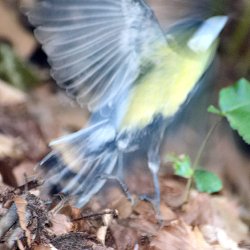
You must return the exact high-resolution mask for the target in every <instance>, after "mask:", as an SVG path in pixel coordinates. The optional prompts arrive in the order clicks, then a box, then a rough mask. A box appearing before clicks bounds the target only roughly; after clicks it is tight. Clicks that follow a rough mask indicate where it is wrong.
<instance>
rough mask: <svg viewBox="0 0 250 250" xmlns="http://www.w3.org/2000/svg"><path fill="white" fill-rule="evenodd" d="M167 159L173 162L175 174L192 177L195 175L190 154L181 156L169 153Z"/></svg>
mask: <svg viewBox="0 0 250 250" xmlns="http://www.w3.org/2000/svg"><path fill="white" fill-rule="evenodd" d="M167 159H168V160H170V161H171V162H172V163H173V168H174V173H175V175H178V176H181V177H184V178H190V177H192V176H193V172H194V171H193V169H192V164H191V161H190V158H189V156H187V155H180V156H174V155H169V156H168V157H167Z"/></svg>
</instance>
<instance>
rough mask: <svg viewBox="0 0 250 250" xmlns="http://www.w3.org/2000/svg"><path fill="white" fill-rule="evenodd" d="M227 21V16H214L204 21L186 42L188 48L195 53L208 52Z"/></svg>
mask: <svg viewBox="0 0 250 250" xmlns="http://www.w3.org/2000/svg"><path fill="white" fill-rule="evenodd" d="M227 20H228V17H227V16H215V17H211V18H209V19H207V20H206V21H204V22H203V24H202V25H201V27H200V28H199V29H198V30H197V31H196V32H195V34H194V35H193V36H192V37H191V39H190V40H189V41H188V47H189V48H190V49H191V50H193V51H194V52H196V53H198V52H205V51H206V50H208V48H209V47H210V46H211V45H212V44H213V42H214V41H215V40H216V38H217V37H218V35H219V34H220V32H221V31H222V29H223V28H224V26H225V25H226V23H227Z"/></svg>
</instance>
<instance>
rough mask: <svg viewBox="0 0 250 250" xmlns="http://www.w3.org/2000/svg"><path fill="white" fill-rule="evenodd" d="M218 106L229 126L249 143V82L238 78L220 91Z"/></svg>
mask: <svg viewBox="0 0 250 250" xmlns="http://www.w3.org/2000/svg"><path fill="white" fill-rule="evenodd" d="M219 106H220V109H221V111H222V113H223V114H224V115H225V116H226V118H227V120H228V121H229V123H230V126H231V127H232V128H233V129H235V130H237V131H238V133H239V134H240V135H241V136H242V138H243V139H244V140H245V142H247V143H248V144H250V82H249V81H247V80H246V79H240V80H239V81H238V82H236V84H234V85H233V86H230V87H227V88H224V89H222V90H221V91H220V98H219Z"/></svg>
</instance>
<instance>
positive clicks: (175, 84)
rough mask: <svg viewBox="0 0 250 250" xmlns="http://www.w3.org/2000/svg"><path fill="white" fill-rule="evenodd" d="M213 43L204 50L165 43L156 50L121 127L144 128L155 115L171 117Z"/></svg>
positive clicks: (198, 74) (208, 56)
mask: <svg viewBox="0 0 250 250" xmlns="http://www.w3.org/2000/svg"><path fill="white" fill-rule="evenodd" d="M215 49H216V45H214V46H213V47H211V48H210V49H209V50H207V51H206V52H204V53H199V54H195V53H190V51H188V50H187V49H185V50H184V49H183V50H181V51H178V53H177V52H176V51H174V50H172V49H171V48H170V47H168V46H166V47H164V48H163V49H162V48H161V49H159V50H157V51H156V53H155V55H154V56H155V58H157V62H156V64H155V66H154V67H153V68H152V69H151V70H149V71H148V72H146V74H144V75H143V76H142V77H140V78H139V79H138V82H137V83H136V84H135V86H134V88H133V89H132V92H131V96H130V99H129V105H128V109H127V112H126V114H125V116H124V119H123V122H122V124H121V128H132V127H144V126H145V125H147V124H148V123H150V122H151V121H152V119H153V117H154V115H155V114H157V113H161V114H162V115H164V116H165V117H171V116H173V115H174V114H175V113H176V112H177V111H178V109H179V108H180V106H181V104H183V103H184V102H185V100H186V99H187V96H188V94H189V93H190V92H191V91H192V89H193V88H194V86H195V85H196V83H197V82H198V80H199V78H200V77H201V76H202V74H203V73H204V71H205V70H206V69H207V67H208V65H209V63H210V62H211V60H212V58H213V56H214V52H215Z"/></svg>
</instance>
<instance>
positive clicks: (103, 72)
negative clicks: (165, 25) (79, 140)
mask: <svg viewBox="0 0 250 250" xmlns="http://www.w3.org/2000/svg"><path fill="white" fill-rule="evenodd" d="M28 18H29V20H30V22H31V23H32V24H33V25H34V26H35V27H37V28H36V31H35V34H36V37H37V38H38V40H39V41H40V42H41V43H42V44H43V48H44V50H45V52H46V53H47V55H48V58H49V62H50V64H51V67H52V76H53V78H54V79H55V80H56V82H57V83H58V84H59V86H61V87H63V88H65V89H66V91H67V92H68V93H69V94H71V95H73V96H74V97H76V99H77V101H78V102H79V103H80V104H81V105H82V104H88V108H89V110H90V111H95V110H97V109H99V108H101V107H103V106H105V105H106V104H108V103H112V100H113V98H114V97H115V96H116V95H117V94H118V93H120V92H121V91H123V90H124V89H126V88H129V87H130V86H131V85H132V84H133V83H134V82H135V79H136V78H137V77H138V75H139V74H140V64H141V61H142V57H143V58H144V60H145V57H147V55H148V54H149V53H148V52H149V51H148V50H150V44H151V43H154V42H155V41H156V40H160V41H162V42H165V40H164V36H163V34H162V32H161V30H160V27H159V25H158V23H157V21H156V18H155V16H154V14H153V13H152V11H151V9H150V8H149V7H148V6H147V5H146V4H145V3H144V2H143V0H70V1H69V0H42V1H40V2H39V3H38V4H37V5H36V6H35V7H34V9H32V10H31V11H30V12H29V13H28Z"/></svg>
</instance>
